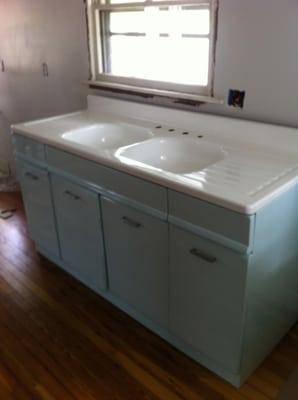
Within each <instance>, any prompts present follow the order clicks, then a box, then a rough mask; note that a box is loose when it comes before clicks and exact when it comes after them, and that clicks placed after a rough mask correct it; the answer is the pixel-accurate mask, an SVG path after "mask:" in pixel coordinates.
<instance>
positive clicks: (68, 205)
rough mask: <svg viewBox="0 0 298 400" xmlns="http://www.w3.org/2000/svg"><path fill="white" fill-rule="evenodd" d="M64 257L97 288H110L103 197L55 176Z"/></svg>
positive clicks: (81, 277)
mask: <svg viewBox="0 0 298 400" xmlns="http://www.w3.org/2000/svg"><path fill="white" fill-rule="evenodd" d="M51 180H52V187H53V196H54V203H55V212H56V219H57V228H58V234H59V241H60V249H61V257H62V260H63V261H64V262H65V264H66V265H67V270H68V272H70V273H71V274H73V275H74V276H76V277H77V278H78V279H79V280H81V281H82V282H83V283H85V284H86V285H87V286H89V287H91V288H93V289H94V290H104V289H106V272H105V259H104V250H103V237H102V228H101V217H100V208H99V207H100V205H99V197H98V195H97V194H96V193H93V192H91V191H89V190H87V189H83V188H82V187H81V186H78V185H76V184H73V183H71V182H69V181H67V180H66V179H63V178H61V177H58V176H56V175H52V176H51Z"/></svg>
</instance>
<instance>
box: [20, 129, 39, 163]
mask: <svg viewBox="0 0 298 400" xmlns="http://www.w3.org/2000/svg"><path fill="white" fill-rule="evenodd" d="M13 137H14V139H13V141H14V144H15V149H16V152H17V153H18V154H20V155H23V156H25V157H26V158H31V159H33V160H36V161H41V162H45V145H44V144H42V143H39V142H36V141H35V140H32V139H28V138H26V137H25V136H20V135H14V136H13Z"/></svg>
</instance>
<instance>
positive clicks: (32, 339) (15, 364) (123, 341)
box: [0, 193, 298, 400]
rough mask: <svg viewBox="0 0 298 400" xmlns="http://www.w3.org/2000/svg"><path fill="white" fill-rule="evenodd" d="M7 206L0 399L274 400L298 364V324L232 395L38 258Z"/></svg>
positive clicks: (5, 197) (1, 270)
mask: <svg viewBox="0 0 298 400" xmlns="http://www.w3.org/2000/svg"><path fill="white" fill-rule="evenodd" d="M1 206H17V208H18V211H17V213H16V214H15V215H14V216H13V217H12V218H11V219H9V220H6V221H4V220H0V400H8V399H13V400H17V399H26V400H27V399H44V400H52V399H59V400H60V399H61V400H69V399H80V400H92V399H100V400H120V399H121V400H138V399H142V400H145V399H146V400H158V399H163V400H200V399H210V400H224V399H228V400H268V399H276V398H277V396H278V393H279V390H280V388H281V387H282V385H283V383H284V382H285V381H286V380H287V378H288V376H289V375H290V373H291V372H292V371H293V370H294V369H295V367H297V363H298V327H297V326H296V327H295V328H294V329H293V330H292V331H291V332H290V333H289V334H288V335H287V337H286V338H285V339H284V340H283V341H282V343H280V344H279V345H278V346H277V348H276V350H275V351H274V353H273V354H272V355H271V356H270V357H269V358H268V359H267V360H266V361H265V362H264V364H263V365H262V366H261V367H260V368H258V369H257V371H256V372H255V373H254V374H253V376H251V378H250V379H249V380H248V382H247V383H245V384H244V385H243V386H242V387H241V389H240V390H236V389H234V388H233V387H232V386H230V385H229V384H227V383H225V382H224V381H223V380H221V379H220V378H218V377H216V376H215V375H214V374H212V373H211V372H209V371H208V370H206V369H205V368H203V367H202V366H200V365H198V364H196V363H195V362H193V361H192V360H190V359H189V358H188V357H186V356H184V355H183V354H181V353H180V352H179V351H177V350H175V349H174V348H172V347H171V346H170V345H168V344H167V343H165V342H164V341H163V340H162V339H160V338H158V337H157V336H156V335H154V334H152V333H150V332H149V331H148V330H147V329H145V328H144V327H142V326H141V325H139V324H138V323H137V322H135V321H134V320H132V319H131V318H129V317H128V316H127V315H125V314H124V313H122V312H121V311H119V310H117V309H116V308H115V307H113V306H112V305H111V304H109V303H108V302H106V301H105V300H103V299H102V298H100V297H99V296H97V295H95V294H94V293H92V292H91V291H90V290H89V289H87V288H86V287H84V286H83V285H81V284H80V283H78V282H77V281H76V280H75V279H73V278H72V277H70V276H69V275H67V274H66V273H64V272H63V271H61V270H60V269H59V268H58V267H56V266H55V265H53V264H51V263H50V262H49V261H47V260H46V259H43V258H41V257H40V256H38V255H37V254H36V252H35V250H34V245H33V243H32V241H31V240H30V239H29V236H28V231H27V227H26V222H25V218H24V212H23V209H22V203H21V198H20V196H18V195H16V194H5V193H0V207H1ZM297 398H298V397H297Z"/></svg>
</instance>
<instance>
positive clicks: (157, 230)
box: [102, 198, 169, 326]
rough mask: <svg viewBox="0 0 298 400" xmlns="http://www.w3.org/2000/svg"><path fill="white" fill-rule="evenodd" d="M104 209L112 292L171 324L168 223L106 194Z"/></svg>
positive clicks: (151, 315)
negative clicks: (116, 200) (169, 317)
mask: <svg viewBox="0 0 298 400" xmlns="http://www.w3.org/2000/svg"><path fill="white" fill-rule="evenodd" d="M102 212H103V221H104V235H105V244H106V255H107V265H108V276H109V289H110V291H111V293H112V294H113V295H115V296H116V297H118V298H119V299H121V300H122V301H123V302H125V303H127V304H129V305H130V306H132V307H133V308H135V309H136V310H138V311H139V312H141V313H142V314H143V315H144V316H145V317H147V318H149V319H151V320H152V321H154V322H155V323H157V324H159V325H161V326H167V323H168V280H169V279H168V227H167V223H166V222H164V221H160V220H159V219H157V218H154V217H151V216H149V215H146V214H144V213H142V212H139V211H136V210H135V209H133V208H130V207H126V206H123V205H121V204H119V203H117V202H115V201H113V200H109V199H106V198H102Z"/></svg>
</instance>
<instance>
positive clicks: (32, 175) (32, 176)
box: [25, 171, 39, 181]
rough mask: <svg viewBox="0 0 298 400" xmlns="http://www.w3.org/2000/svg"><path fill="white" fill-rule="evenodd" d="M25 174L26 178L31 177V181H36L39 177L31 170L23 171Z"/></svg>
mask: <svg viewBox="0 0 298 400" xmlns="http://www.w3.org/2000/svg"><path fill="white" fill-rule="evenodd" d="M25 176H27V178H30V179H32V180H33V181H38V179H39V177H38V176H37V175H35V174H33V173H32V172H28V171H27V172H25Z"/></svg>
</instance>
